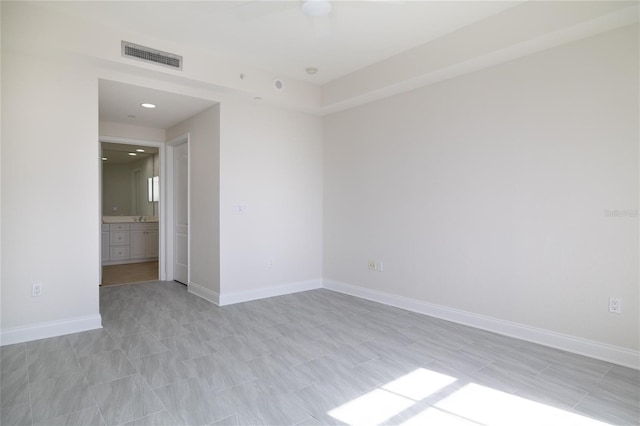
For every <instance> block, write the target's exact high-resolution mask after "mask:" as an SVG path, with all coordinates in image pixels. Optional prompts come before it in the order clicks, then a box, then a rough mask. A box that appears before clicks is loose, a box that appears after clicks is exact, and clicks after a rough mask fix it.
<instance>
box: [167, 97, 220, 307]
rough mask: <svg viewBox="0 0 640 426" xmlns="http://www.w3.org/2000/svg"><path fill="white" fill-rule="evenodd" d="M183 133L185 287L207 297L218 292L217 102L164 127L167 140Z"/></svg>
mask: <svg viewBox="0 0 640 426" xmlns="http://www.w3.org/2000/svg"><path fill="white" fill-rule="evenodd" d="M186 133H189V143H190V146H189V191H190V199H189V220H190V222H189V228H190V239H189V254H190V257H189V262H190V264H189V271H190V275H189V281H190V282H189V287H190V289H191V290H193V288H192V287H194V285H195V288H197V289H199V290H200V292H199V293H198V294H200V295H202V296H205V297H207V298H208V299H210V298H211V294H212V293H211V292H213V293H219V292H220V233H219V229H220V217H219V216H220V207H219V197H220V106H219V105H214V106H212V107H211V108H208V109H206V110H204V111H203V112H201V113H199V114H197V115H195V116H193V117H191V118H189V119H187V120H185V121H183V122H182V123H178V124H176V125H175V126H174V127H172V128H170V129H167V140H168V141H170V140H172V139H175V138H177V137H179V136H182V135H184V134H186ZM169 229H170V228H169ZM196 292H198V290H196ZM203 293H204V294H203Z"/></svg>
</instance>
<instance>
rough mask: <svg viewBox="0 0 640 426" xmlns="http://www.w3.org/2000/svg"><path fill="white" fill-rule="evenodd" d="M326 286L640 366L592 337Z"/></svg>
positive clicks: (628, 353) (639, 358)
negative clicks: (582, 336) (572, 334)
mask: <svg viewBox="0 0 640 426" xmlns="http://www.w3.org/2000/svg"><path fill="white" fill-rule="evenodd" d="M323 287H324V288H326V289H328V290H332V291H335V292H338V293H344V294H349V295H351V296H356V297H360V298H362V299H367V300H371V301H374V302H378V303H382V304H385V305H389V306H395V307H397V308H401V309H405V310H407V311H412V312H417V313H420V314H424V315H429V316H432V317H436V318H442V319H445V320H448V321H452V322H455V323H458V324H464V325H468V326H471V327H475V328H479V329H482V330H488V331H492V332H494V333H498V334H502V335H505V336H510V337H515V338H517V339H521V340H526V341H529V342H534V343H539V344H541V345H545V346H550V347H552V348H556V349H561V350H565V351H568V352H573V353H576V354H580V355H585V356H588V357H591V358H596V359H600V360H603V361H608V362H612V363H614V364H619V365H624V366H625V367H631V368H635V369H640V352H638V351H634V350H631V349H626V348H621V347H618V346H613V345H608V344H606V343H600V342H595V341H593V340H588V339H583V338H580V337H575V336H570V335H568V334H562V333H557V332H555V331H550V330H544V329H541V328H536V327H531V326H528V325H524V324H519V323H514V322H510V321H505V320H501V319H498V318H493V317H488V316H485V315H479V314H474V313H472V312H466V311H462V310H459V309H454V308H449V307H446V306H442V305H436V304H433V303H428V302H423V301H421V300H416V299H411V298H408V297H403V296H397V295H394V294H389V293H385V292H381V291H377V290H371V289H368V288H364V287H359V286H355V285H351V284H347V283H343V282H339V281H332V280H324V283H323Z"/></svg>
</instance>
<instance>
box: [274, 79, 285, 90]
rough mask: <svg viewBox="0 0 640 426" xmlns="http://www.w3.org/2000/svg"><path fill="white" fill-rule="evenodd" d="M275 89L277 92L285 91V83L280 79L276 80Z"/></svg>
mask: <svg viewBox="0 0 640 426" xmlns="http://www.w3.org/2000/svg"><path fill="white" fill-rule="evenodd" d="M273 87H274V88H275V89H276V90H277V91H280V90H282V89H284V81H282V80H280V79H279V78H276V79H275V80H273Z"/></svg>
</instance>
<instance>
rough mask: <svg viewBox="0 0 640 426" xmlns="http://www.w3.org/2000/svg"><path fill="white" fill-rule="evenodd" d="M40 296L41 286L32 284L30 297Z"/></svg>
mask: <svg viewBox="0 0 640 426" xmlns="http://www.w3.org/2000/svg"><path fill="white" fill-rule="evenodd" d="M41 295H42V285H41V284H33V285H32V286H31V297H38V296H41Z"/></svg>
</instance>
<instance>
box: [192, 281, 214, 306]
mask: <svg viewBox="0 0 640 426" xmlns="http://www.w3.org/2000/svg"><path fill="white" fill-rule="evenodd" d="M187 291H188V292H189V293H191V294H195V295H196V296H198V297H201V298H203V299H204V300H207V301H209V302H211V303H213V304H214V305H217V306H221V305H220V293H218V292H215V291H213V290H210V289H208V288H206V287H204V286H201V285H200V284H196V283H194V282H190V283H189V285H188V286H187Z"/></svg>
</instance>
